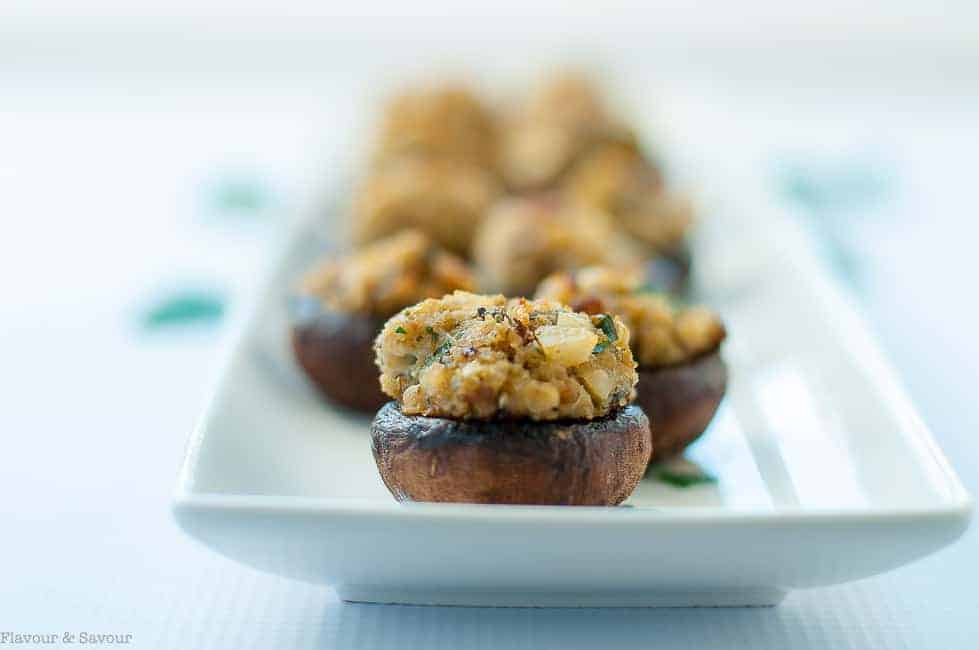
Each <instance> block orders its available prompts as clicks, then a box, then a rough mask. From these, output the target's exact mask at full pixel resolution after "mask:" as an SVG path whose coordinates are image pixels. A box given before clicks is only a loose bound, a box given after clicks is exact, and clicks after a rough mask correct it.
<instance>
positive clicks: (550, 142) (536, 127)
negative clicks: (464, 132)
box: [500, 75, 634, 190]
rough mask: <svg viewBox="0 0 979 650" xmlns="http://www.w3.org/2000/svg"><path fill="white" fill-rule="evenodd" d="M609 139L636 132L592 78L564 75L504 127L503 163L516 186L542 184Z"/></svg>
mask: <svg viewBox="0 0 979 650" xmlns="http://www.w3.org/2000/svg"><path fill="white" fill-rule="evenodd" d="M608 141H615V142H623V143H631V142H633V141H634V136H633V135H632V133H631V131H629V129H627V128H625V127H624V126H623V125H622V124H620V123H618V122H616V121H614V120H613V119H612V117H611V116H610V115H609V113H608V111H607V110H606V108H605V106H604V103H603V101H602V98H601V95H600V94H599V93H598V92H597V90H596V89H595V88H594V87H593V86H592V85H591V84H590V83H589V82H588V81H587V80H585V79H583V78H581V77H577V76H570V75H564V76H559V77H556V78H554V79H552V80H550V82H548V83H546V84H544V85H543V86H542V87H541V88H540V89H539V90H538V92H537V93H535V94H534V95H533V96H532V97H531V98H530V100H529V101H528V103H527V105H526V106H525V107H523V109H522V110H521V111H519V112H518V113H517V114H516V115H515V116H513V117H512V118H511V119H510V121H509V123H508V124H507V125H506V127H505V128H504V129H503V130H502V137H501V142H500V168H501V171H502V173H503V176H504V178H505V180H506V182H507V184H508V185H509V186H510V187H512V188H514V189H518V190H525V189H540V188H543V187H547V186H550V185H552V184H554V183H555V181H557V180H558V178H559V177H560V176H561V175H562V174H564V173H565V172H566V171H567V170H568V169H569V168H570V167H571V165H572V163H574V161H575V160H576V159H578V158H579V157H580V156H581V155H583V154H584V153H585V152H586V151H588V150H589V149H590V148H591V147H594V146H596V145H597V144H598V143H601V142H608Z"/></svg>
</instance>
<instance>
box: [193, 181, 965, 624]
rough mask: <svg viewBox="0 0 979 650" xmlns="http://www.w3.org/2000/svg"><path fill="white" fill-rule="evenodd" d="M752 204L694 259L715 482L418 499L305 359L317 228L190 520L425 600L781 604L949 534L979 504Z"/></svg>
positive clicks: (216, 539) (904, 557) (302, 569)
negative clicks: (298, 324)
mask: <svg viewBox="0 0 979 650" xmlns="http://www.w3.org/2000/svg"><path fill="white" fill-rule="evenodd" d="M738 192H739V193H740V194H736V193H735V192H733V191H730V192H725V193H724V203H723V208H721V207H718V208H709V209H708V210H707V214H710V215H711V216H710V218H709V219H707V220H705V223H703V224H702V226H701V229H700V231H699V233H698V237H697V240H696V242H695V251H694V253H695V260H696V263H697V265H698V266H697V276H698V277H697V286H698V294H699V295H698V298H700V299H703V300H704V301H706V302H708V303H709V304H711V305H713V306H714V307H716V308H718V309H719V310H720V311H721V312H722V314H723V316H724V318H725V320H726V322H727V324H728V329H729V331H730V333H731V334H730V339H729V342H728V343H727V344H726V346H725V350H724V353H725V357H726V359H727V361H728V363H729V364H730V366H731V377H732V379H731V387H730V391H729V394H728V397H727V398H726V401H725V403H724V404H723V405H722V408H721V411H720V413H719V415H718V417H717V418H716V420H715V422H714V424H713V425H712V426H711V429H710V430H709V431H708V432H707V434H706V435H705V437H704V438H703V439H702V440H701V441H700V442H699V443H697V445H696V446H695V447H694V448H693V449H692V450H691V451H690V453H689V454H688V457H689V458H691V459H692V460H694V461H696V462H697V463H699V464H700V465H702V466H704V468H705V469H706V470H708V471H709V472H710V473H711V474H713V475H715V476H716V477H717V479H718V480H717V482H716V483H715V484H705V485H699V486H695V487H689V488H677V487H672V486H670V485H667V484H665V483H662V482H658V481H656V480H655V479H651V478H647V479H645V480H644V481H643V482H642V483H641V484H640V487H639V488H638V490H637V491H636V492H635V494H633V496H632V497H631V498H630V499H629V501H628V502H627V504H626V506H627V507H619V508H585V507H554V506H546V507H543V506H542V507H527V506H478V505H462V504H460V505H440V504H422V503H417V504H398V503H396V502H395V501H394V499H393V498H392V497H391V495H390V494H389V493H388V492H387V490H386V489H385V487H384V486H383V484H382V483H381V481H380V479H379V478H378V475H377V470H376V468H375V466H374V461H373V459H372V457H371V452H370V442H369V431H368V426H369V419H367V418H361V417H356V416H351V415H349V414H346V413H342V412H339V411H337V410H336V409H334V408H332V407H331V406H329V405H328V404H326V403H324V402H323V401H322V400H321V399H319V398H318V397H317V395H316V394H315V393H314V391H313V390H312V388H311V387H310V386H309V385H308V384H307V383H306V381H305V379H304V378H303V377H302V375H301V374H300V373H299V371H298V370H297V369H296V367H295V366H294V364H293V363H292V358H291V354H290V351H289V347H288V338H287V337H288V319H287V314H286V295H287V293H288V289H289V287H290V286H291V284H292V283H293V282H294V281H295V278H296V276H297V273H299V272H300V271H301V269H302V268H303V267H304V266H305V265H307V264H308V263H309V261H310V259H311V255H312V254H314V253H315V251H316V250H317V249H318V248H319V247H320V246H319V243H318V242H317V239H318V238H317V236H316V234H315V233H316V232H318V231H319V230H320V229H317V228H314V227H313V226H311V225H310V224H306V225H305V226H302V227H301V228H299V232H297V233H296V236H295V237H293V238H292V242H293V243H292V244H290V245H289V247H288V250H287V251H286V252H285V255H284V256H283V262H282V263H280V264H279V265H278V266H277V267H276V268H275V270H274V272H273V273H272V277H271V279H270V281H269V282H268V284H267V285H266V289H265V291H264V293H263V295H262V296H260V299H259V301H258V303H257V306H256V308H255V310H254V314H253V316H252V317H251V318H250V319H249V321H248V322H247V324H246V326H245V328H244V332H243V336H242V339H241V340H240V341H239V343H238V344H237V345H236V346H235V348H234V351H233V353H232V354H231V355H230V360H229V363H228V364H227V367H226V369H225V372H224V374H223V376H222V380H221V382H220V384H219V386H218V389H217V390H216V392H215V396H214V399H213V401H212V403H211V405H210V407H209V408H208V410H207V412H206V414H205V415H204V417H203V419H202V421H201V423H200V425H199V426H198V428H197V430H196V431H195V432H194V434H193V435H192V437H191V440H190V444H189V448H188V452H187V458H186V461H185V463H184V467H183V471H182V472H181V475H180V479H179V482H178V485H177V491H176V496H175V502H174V513H175V516H176V519H177V521H178V522H179V524H180V525H181V526H182V527H183V529H184V530H185V531H186V532H187V533H188V534H190V535H192V536H193V537H196V538H197V539H199V540H200V541H202V542H203V543H205V544H207V545H208V546H211V547H212V548H214V549H215V550H217V551H219V552H221V553H223V554H225V555H227V556H229V557H232V558H235V559H237V560H240V561H241V562H244V563H247V564H249V565H252V566H255V567H258V568H261V569H265V570H268V571H272V572H275V573H280V574H283V575H286V576H290V577H293V578H298V579H302V580H308V581H312V582H318V583H326V584H330V585H333V586H335V587H336V589H337V591H338V593H339V594H340V596H341V597H342V598H344V599H347V600H356V601H371V602H399V603H424V604H459V605H518V606H524V605H527V606H601V605H623V606H649V605H655V606H685V605H711V606H718V605H770V604H775V603H777V602H778V601H779V600H781V598H782V597H783V596H784V594H785V593H786V591H787V590H790V589H794V588H802V587H810V586H816V585H828V584H833V583H838V582H843V581H847V580H854V579H857V578H862V577H866V576H870V575H873V574H876V573H880V572H882V571H886V570H888V569H891V568H894V567H897V566H900V565H902V564H905V563H907V562H910V561H912V560H914V559H916V558H919V557H921V556H924V555H926V554H928V553H931V552H933V551H935V550H936V549H938V548H941V547H942V546H945V545H946V544H949V543H950V542H952V541H953V540H955V539H956V538H957V537H959V536H960V535H961V534H962V533H963V532H964V530H965V529H966V527H967V526H968V522H969V518H970V514H971V500H970V498H969V496H968V495H967V494H966V492H965V490H964V489H963V488H962V486H961V484H960V483H959V481H958V479H957V477H956V476H955V474H954V473H953V472H952V470H951V469H950V468H949V466H948V464H947V462H946V461H945V459H944V457H943V456H942V454H941V452H940V451H939V450H938V449H937V447H936V446H935V444H934V442H933V441H932V438H931V435H930V434H929V432H928V431H927V430H926V428H925V427H924V425H923V424H922V422H921V421H920V419H919V418H918V417H917V415H916V414H915V412H914V409H913V408H912V407H911V405H910V403H909V402H908V400H907V398H906V397H905V395H904V394H903V392H902V390H901V389H900V387H899V386H898V384H897V382H896V381H895V379H894V374H893V372H892V371H891V369H890V368H889V366H888V365H887V363H886V362H885V361H884V360H883V358H882V356H881V354H880V352H879V349H878V347H877V345H876V343H875V341H874V340H873V338H872V337H871V336H870V335H869V333H868V330H867V328H866V326H865V325H864V323H863V321H862V319H861V318H860V316H859V315H858V313H857V311H856V309H855V308H854V306H853V305H852V304H851V303H850V302H849V301H848V300H847V299H846V297H845V295H844V293H843V292H842V291H841V290H840V289H839V288H838V287H837V286H836V285H835V284H834V283H833V281H832V280H831V279H830V276H829V274H828V272H827V271H826V269H825V268H824V267H823V266H822V264H821V261H820V260H819V259H817V257H816V256H815V255H814V253H813V251H812V247H811V245H810V242H809V240H808V239H807V237H806V235H805V234H804V232H803V231H802V230H801V229H800V228H799V227H798V225H797V224H795V223H794V222H793V221H792V220H791V219H789V218H788V217H786V216H785V215H782V214H780V213H778V212H777V211H775V210H773V209H771V208H770V207H766V206H768V203H767V200H766V199H764V197H763V195H762V194H761V193H760V192H759V193H757V194H756V195H754V196H748V195H747V192H746V191H745V190H744V189H743V188H739V190H738ZM747 208H750V210H749V209H747ZM321 230H322V231H325V228H322V229H321Z"/></svg>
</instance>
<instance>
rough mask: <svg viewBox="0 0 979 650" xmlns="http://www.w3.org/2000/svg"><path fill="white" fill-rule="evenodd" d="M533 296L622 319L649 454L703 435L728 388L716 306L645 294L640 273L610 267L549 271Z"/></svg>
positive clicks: (660, 454)
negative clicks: (648, 428)
mask: <svg viewBox="0 0 979 650" xmlns="http://www.w3.org/2000/svg"><path fill="white" fill-rule="evenodd" d="M537 297H538V298H548V299H552V300H559V301H561V302H564V303H566V304H568V305H570V306H571V307H572V308H573V309H578V310H581V311H584V312H587V313H593V314H598V313H614V314H616V315H617V316H618V317H620V318H621V319H622V320H623V322H625V323H626V325H627V327H628V328H629V331H630V332H631V333H632V336H631V338H630V342H631V346H632V350H633V353H634V354H635V357H636V360H637V361H638V364H639V384H638V388H637V393H638V394H637V398H636V402H637V403H638V404H639V405H640V406H642V408H643V410H644V411H645V412H646V414H647V415H648V417H649V419H650V423H651V430H652V436H653V460H662V459H665V458H668V457H670V456H674V455H676V454H679V453H680V452H682V451H683V450H684V449H685V448H686V447H687V446H688V445H689V444H690V443H692V442H693V441H694V440H696V439H697V438H698V437H699V436H700V435H701V434H703V432H704V430H705V429H706V428H707V426H708V425H709V424H710V421H711V419H712V418H713V417H714V413H715V412H716V411H717V407H718V406H719V405H720V402H721V399H722V398H723V396H724V393H725V390H726V388H727V367H726V366H725V364H724V361H723V360H722V359H721V356H720V347H721V343H722V342H723V341H724V338H725V336H726V332H725V329H724V325H723V324H722V323H721V320H720V318H718V316H717V315H716V314H715V313H714V312H712V311H710V310H709V309H707V308H705V307H688V308H677V307H675V306H674V305H673V304H672V303H671V302H670V300H668V299H667V298H665V297H664V296H662V295H659V294H655V293H650V292H648V291H647V290H646V289H645V287H644V286H643V284H642V277H641V274H639V273H636V272H633V273H630V272H628V271H624V270H621V269H612V268H607V267H593V268H585V269H581V270H579V271H577V272H574V273H569V272H564V273H557V274H555V275H552V276H550V277H548V278H547V279H546V280H544V282H542V283H541V285H540V287H539V288H538V290H537Z"/></svg>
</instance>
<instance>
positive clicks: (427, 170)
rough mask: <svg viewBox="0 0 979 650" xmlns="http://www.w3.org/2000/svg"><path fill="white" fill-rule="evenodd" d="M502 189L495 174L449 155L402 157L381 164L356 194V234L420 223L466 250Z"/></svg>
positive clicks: (362, 237) (367, 237)
mask: <svg viewBox="0 0 979 650" xmlns="http://www.w3.org/2000/svg"><path fill="white" fill-rule="evenodd" d="M497 192H498V188H497V184H496V181H495V179H494V177H493V175H492V174H490V173H489V172H487V171H485V170H483V169H481V168H479V167H476V166H474V165H471V164H466V163H460V162H457V161H452V160H448V159H436V158H411V157H408V158H401V159H398V160H393V161H391V162H389V163H388V164H386V165H384V166H383V167H382V168H380V169H378V170H377V171H376V172H375V173H374V174H373V175H372V176H371V177H369V178H368V179H367V181H366V182H365V183H364V184H363V186H362V187H361V188H360V190H359V192H358V193H357V195H356V196H355V198H354V205H353V216H354V228H355V231H354V237H355V239H356V240H357V241H358V242H367V241H372V240H374V239H377V238H378V237H383V236H385V235H388V234H390V233H392V232H396V231H398V230H400V229H402V228H409V227H410V228H418V229H420V230H423V231H424V232H425V233H427V234H428V235H429V236H430V237H431V238H432V239H434V240H435V241H437V242H439V243H440V244H442V245H443V246H445V247H446V248H448V249H449V250H451V251H453V252H455V253H458V254H460V255H467V254H468V252H469V243H470V241H471V240H472V237H473V233H474V232H475V230H476V228H477V226H478V225H479V223H480V222H481V221H482V219H483V216H484V215H485V214H486V211H487V210H488V209H489V207H490V205H491V203H492V202H493V200H494V199H495V198H496V195H497Z"/></svg>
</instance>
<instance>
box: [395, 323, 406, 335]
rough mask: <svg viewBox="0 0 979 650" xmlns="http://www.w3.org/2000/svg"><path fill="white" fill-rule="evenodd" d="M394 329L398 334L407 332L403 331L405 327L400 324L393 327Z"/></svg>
mask: <svg viewBox="0 0 979 650" xmlns="http://www.w3.org/2000/svg"><path fill="white" fill-rule="evenodd" d="M394 331H395V332H397V333H398V334H407V333H408V332H406V331H405V328H403V327H401V326H400V325H399V326H397V327H395V328H394Z"/></svg>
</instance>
